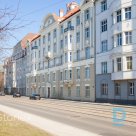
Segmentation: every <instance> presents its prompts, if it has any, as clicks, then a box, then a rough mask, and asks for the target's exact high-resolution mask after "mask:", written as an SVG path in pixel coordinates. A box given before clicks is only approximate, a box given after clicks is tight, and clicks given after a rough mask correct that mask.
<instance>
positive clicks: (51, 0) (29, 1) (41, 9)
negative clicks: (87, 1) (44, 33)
mask: <svg viewBox="0 0 136 136" xmlns="http://www.w3.org/2000/svg"><path fill="white" fill-rule="evenodd" d="M19 1H20V4H19V10H18V15H17V16H18V17H19V18H21V22H22V24H27V23H30V22H33V23H31V25H28V26H26V27H25V28H23V29H19V30H16V31H15V32H13V33H12V34H13V35H14V36H15V37H16V39H15V38H13V37H11V38H9V39H8V40H7V41H8V43H5V44H8V45H9V46H10V47H13V46H14V45H15V44H16V43H17V42H18V40H21V39H22V38H23V37H24V36H25V35H26V34H27V33H29V32H33V33H37V32H38V31H39V28H40V25H41V21H42V19H43V17H44V16H46V15H47V14H48V13H56V14H58V13H59V9H60V8H63V9H66V3H69V2H71V1H73V0H0V3H1V4H0V8H1V7H5V6H8V7H11V9H16V8H17V5H18V3H19ZM74 1H76V2H77V3H80V0H74Z"/></svg>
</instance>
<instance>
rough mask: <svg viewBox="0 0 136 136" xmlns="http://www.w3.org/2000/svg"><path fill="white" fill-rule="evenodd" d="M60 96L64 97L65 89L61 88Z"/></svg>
mask: <svg viewBox="0 0 136 136" xmlns="http://www.w3.org/2000/svg"><path fill="white" fill-rule="evenodd" d="M60 96H61V97H63V87H60Z"/></svg>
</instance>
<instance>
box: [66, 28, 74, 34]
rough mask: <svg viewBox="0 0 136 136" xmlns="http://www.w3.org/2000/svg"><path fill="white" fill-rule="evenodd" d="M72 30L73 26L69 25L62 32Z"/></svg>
mask: <svg viewBox="0 0 136 136" xmlns="http://www.w3.org/2000/svg"><path fill="white" fill-rule="evenodd" d="M72 30H74V26H70V27H67V28H65V29H64V33H66V32H67V31H72Z"/></svg>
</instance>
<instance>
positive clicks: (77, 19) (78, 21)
mask: <svg viewBox="0 0 136 136" xmlns="http://www.w3.org/2000/svg"><path fill="white" fill-rule="evenodd" d="M76 25H77V26H78V25H80V16H77V17H76Z"/></svg>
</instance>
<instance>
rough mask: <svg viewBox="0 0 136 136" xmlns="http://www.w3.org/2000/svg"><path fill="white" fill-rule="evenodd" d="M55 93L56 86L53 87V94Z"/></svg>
mask: <svg viewBox="0 0 136 136" xmlns="http://www.w3.org/2000/svg"><path fill="white" fill-rule="evenodd" d="M55 95H56V88H55V87H53V96H55Z"/></svg>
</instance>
